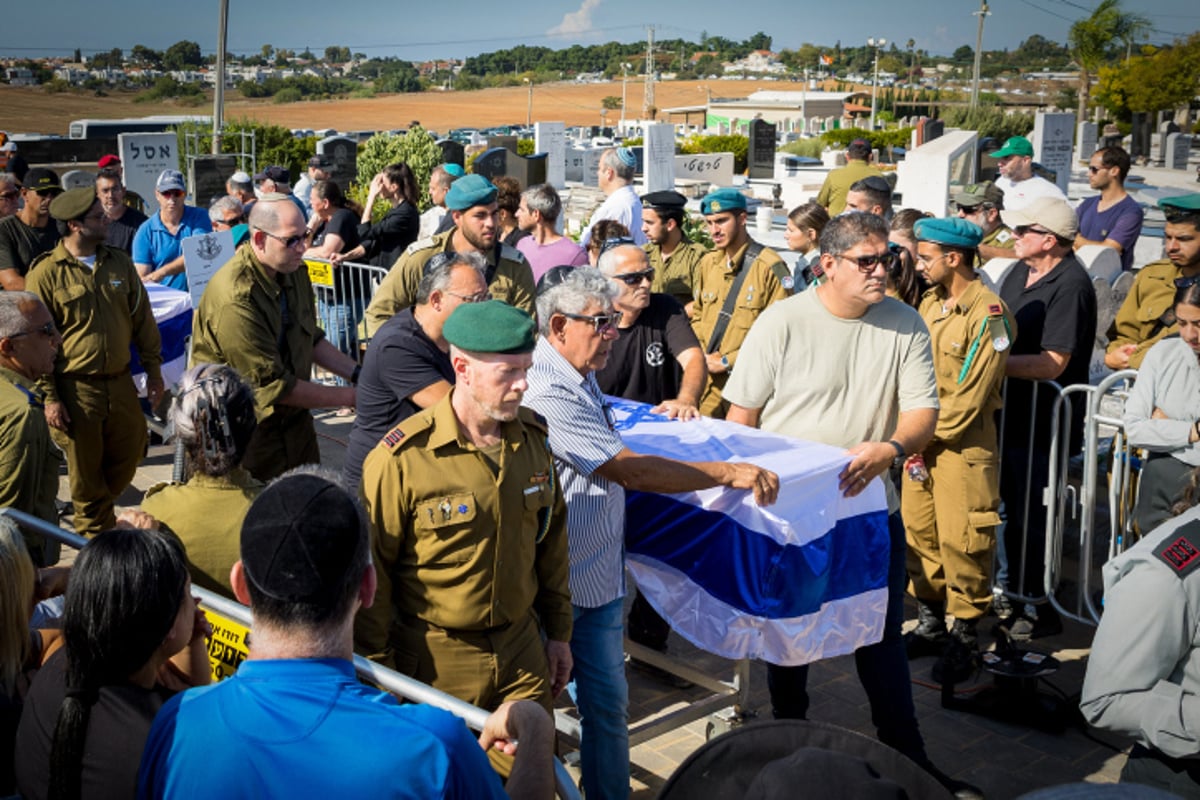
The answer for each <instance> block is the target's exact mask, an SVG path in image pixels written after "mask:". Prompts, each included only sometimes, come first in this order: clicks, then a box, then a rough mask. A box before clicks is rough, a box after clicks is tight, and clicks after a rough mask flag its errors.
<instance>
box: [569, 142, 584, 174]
mask: <svg viewBox="0 0 1200 800" xmlns="http://www.w3.org/2000/svg"><path fill="white" fill-rule="evenodd" d="M584 152H585V151H584V150H583V149H581V148H579V147H571V148H568V149H567V155H566V172H565V176H566V179H567V180H569V181H573V182H575V183H583V154H584Z"/></svg>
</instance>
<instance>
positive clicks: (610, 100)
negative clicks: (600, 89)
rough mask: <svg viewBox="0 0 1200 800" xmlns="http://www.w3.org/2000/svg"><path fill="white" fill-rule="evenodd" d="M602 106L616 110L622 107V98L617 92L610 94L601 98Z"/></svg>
mask: <svg viewBox="0 0 1200 800" xmlns="http://www.w3.org/2000/svg"><path fill="white" fill-rule="evenodd" d="M600 107H601V108H606V109H608V110H609V111H616V110H617V109H618V108H620V107H621V98H619V97H617V96H616V95H615V94H610V95H609V96H608V97H604V98H601V100H600Z"/></svg>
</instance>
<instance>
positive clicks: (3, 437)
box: [0, 291, 62, 567]
mask: <svg viewBox="0 0 1200 800" xmlns="http://www.w3.org/2000/svg"><path fill="white" fill-rule="evenodd" d="M61 344H62V337H60V336H59V335H58V329H57V328H55V327H54V320H53V319H51V318H50V311H49V310H48V309H47V308H46V306H45V305H44V304H43V303H42V301H41V300H39V299H38V296H37V295H35V294H33V293H31V292H24V291H19V292H0V508H15V509H17V510H18V511H24V512H25V513H26V514H32V515H34V516H35V517H38V518H40V519H43V520H45V521H46V522H49V523H50V524H52V525H57V524H58V513H57V511H56V509H55V508H54V498H55V496H56V495H57V494H58V468H59V466H60V465H61V464H62V456H61V455H60V454H59V452H58V448H56V447H54V445H52V444H51V442H50V428H49V427H48V426H47V425H46V415H45V413H44V411H43V409H44V405H43V403H42V394H41V392H40V391H38V389H37V381H38V380H40V379H41V378H43V377H45V376H47V375H49V374H51V373H52V372H54V359H55V356H56V355H57V353H58V348H59V346H60V345H61ZM21 533H22V534H23V535H24V537H25V544H26V546H27V547H28V548H29V555H30V557H31V558H32V559H33V563H34V564H36V565H37V566H39V567H47V566H50V565H51V564H54V563H55V562H57V561H58V552H59V545H58V542H55V541H49V542H48V541H45V539H44V538H43V537H42V535H41V534H40V533H37V532H36V531H32V530H29V529H25V528H22V530H21Z"/></svg>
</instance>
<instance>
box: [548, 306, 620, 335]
mask: <svg viewBox="0 0 1200 800" xmlns="http://www.w3.org/2000/svg"><path fill="white" fill-rule="evenodd" d="M558 313H560V314H562V315H563V316H564V317H566V318H567V319H573V320H577V321H579V322H590V323H591V324H592V329H593V330H594V331H595V332H596V333H598V334H601V335H603V334H605V333H608V332H609V331H611V330H615V329H616V327H617V326H618V325H620V324H621V312H620V311H610V312H609V313H607V314H592V315H588V314H568V313H567V312H565V311H560V312H558Z"/></svg>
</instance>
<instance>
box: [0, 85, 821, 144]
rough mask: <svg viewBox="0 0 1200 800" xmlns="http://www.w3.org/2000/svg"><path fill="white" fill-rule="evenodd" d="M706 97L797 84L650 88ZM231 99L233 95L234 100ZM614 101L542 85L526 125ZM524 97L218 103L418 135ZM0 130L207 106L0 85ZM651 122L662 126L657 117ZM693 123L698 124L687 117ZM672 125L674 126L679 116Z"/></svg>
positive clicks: (585, 88)
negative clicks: (413, 128)
mask: <svg viewBox="0 0 1200 800" xmlns="http://www.w3.org/2000/svg"><path fill="white" fill-rule="evenodd" d="M708 89H711V90H712V93H713V95H714V96H719V97H745V96H747V95H749V94H750V93H751V92H754V91H756V90H759V89H779V90H793V91H799V89H800V85H799V84H792V83H762V82H757V81H680V82H676V81H668V82H665V83H659V84H657V85H656V87H655V102H656V105H657V106H658V108H660V109H663V108H672V107H676V106H696V105H703V104H704V102H705V99H706V97H707V90H708ZM235 94H236V93H235ZM609 96H616V97H620V96H621V82H620V81H613V82H611V83H598V84H576V83H568V82H564V83H550V84H540V85H538V86H535V87H534V89H533V118H534V119H535V120H554V121H563V122H566V123H567V124H568V125H599V124H601V116H600V108H601V100H602V98H604V97H609ZM642 97H643V86H642V84H641V82H638V81H633V80H631V81H629V87H628V108H629V112H628V115H629V117H630V118H636V117H639V116H640V115H641V108H642ZM528 101H529V93H528V90H527V89H526V88H525V87H512V88H506V89H483V90H480V91H476V92H446V93H444V92H423V93H421V94H411V95H388V96H385V97H376V98H372V99H369V100H328V101H320V102H312V103H309V102H302V103H289V104H284V105H276V104H274V103H271V102H270V101H252V100H243V99H241V98H240V97H238V98H237V99H235V100H229V101H227V102H226V104H225V116H226V118H227V119H234V118H238V117H252V118H254V119H259V120H262V121H264V122H272V123H275V124H278V125H283V126H285V127H288V128H337V129H338V130H341V131H348V130H387V129H389V128H406V127H408V125H409V123H410V122H412V121H413V120H419V121H420V122H421V124H422V125H424V126H425V127H426V128H431V129H433V130H436V131H439V132H443V133H444V132H445V131H447V130H449V129H451V128H460V127H480V128H482V127H488V126H492V125H504V124H513V123H519V124H523V123H524V122H525V118H526V113H527V110H528V107H527V104H528ZM0 109H2V110H0V129H3V130H8V131H11V132H14V133H16V132H31V133H32V132H36V133H57V134H61V135H66V133H67V126H68V124H69V123H70V121H71V120H73V119H84V118H88V117H94V118H110V119H115V118H122V117H144V116H149V115H151V114H185V113H192V112H194V113H197V114H210V113H212V104H211V101H210V102H209V103H207V104H205V105H201V106H194V107H183V106H177V105H172V104H165V103H134V102H133V95H132V94H127V93H115V94H113V95H111V96H109V97H94V96H92V95H90V94H86V93H84V94H71V93H63V94H46V93H45V92H44V91H42V90H41V89H40V88H37V87H12V86H6V85H0ZM620 116H621V112H620V111H619V110H616V111H609V112H608V124H610V125H611V124H614V123H616V122H617V120H618V119H620ZM659 119H660V120H662V119H665V116H664V115H663V114H661V113H660V114H659ZM692 119H693V121H695V122H698V121H699V120H698V118H697V117H695V116H693V118H692ZM672 120H673V121H676V122H682V121H683V117H682V116H679V117H674V118H672Z"/></svg>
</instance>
